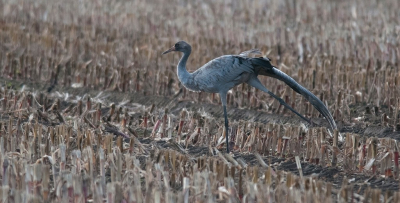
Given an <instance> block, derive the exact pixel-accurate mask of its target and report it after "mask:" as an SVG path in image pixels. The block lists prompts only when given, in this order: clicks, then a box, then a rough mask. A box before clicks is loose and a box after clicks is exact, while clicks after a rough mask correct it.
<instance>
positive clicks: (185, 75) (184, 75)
mask: <svg viewBox="0 0 400 203" xmlns="http://www.w3.org/2000/svg"><path fill="white" fill-rule="evenodd" d="M190 52H191V50H190V49H189V50H188V51H185V52H183V56H182V58H181V60H179V63H178V71H177V72H178V78H179V80H180V81H181V82H182V83H183V84H185V83H187V82H188V81H187V80H188V79H189V77H190V73H189V72H188V71H187V70H186V62H187V60H188V58H189V55H190Z"/></svg>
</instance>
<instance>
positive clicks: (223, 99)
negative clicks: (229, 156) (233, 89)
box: [219, 92, 229, 153]
mask: <svg viewBox="0 0 400 203" xmlns="http://www.w3.org/2000/svg"><path fill="white" fill-rule="evenodd" d="M226 94H227V92H220V93H219V96H220V97H221V103H222V106H223V107H224V119H225V142H226V152H227V153H229V138H228V129H229V124H228V115H227V113H226Z"/></svg>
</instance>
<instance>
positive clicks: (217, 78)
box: [162, 41, 337, 153]
mask: <svg viewBox="0 0 400 203" xmlns="http://www.w3.org/2000/svg"><path fill="white" fill-rule="evenodd" d="M174 51H175V52H182V53H183V55H182V57H181V59H180V60H179V63H178V66H177V75H178V79H179V81H180V82H181V84H182V85H183V86H184V87H185V88H187V89H189V90H190V91H194V92H208V93H218V94H219V95H220V99H221V103H222V106H223V111H224V119H225V139H226V140H225V141H226V150H227V153H229V139H228V129H229V123H228V117H227V111H226V103H227V102H226V96H227V93H228V91H229V90H230V89H232V88H233V87H235V86H237V85H240V84H242V83H247V84H248V85H250V86H252V87H255V88H257V89H259V90H261V91H263V92H265V93H267V94H269V95H271V96H272V97H273V98H275V99H276V100H278V101H279V103H280V104H281V105H283V106H284V107H286V108H288V109H289V110H291V111H292V112H293V113H295V114H296V115H298V116H299V117H300V118H302V119H303V120H305V121H307V122H308V123H310V124H311V122H310V120H309V119H307V118H305V117H304V116H303V115H301V114H300V113H298V112H297V111H296V110H294V109H293V108H292V107H290V106H289V105H288V104H287V103H286V102H285V101H283V100H282V99H281V98H280V97H278V96H276V95H275V94H274V93H272V92H271V91H269V90H268V89H267V88H266V87H265V86H264V85H263V84H262V83H261V82H260V80H259V79H258V76H259V75H264V76H268V77H272V78H275V79H278V80H281V81H283V82H284V83H286V84H287V85H288V86H289V87H290V88H292V89H293V90H294V91H295V92H297V93H298V94H301V95H302V96H303V97H304V98H306V99H307V100H308V101H309V102H310V103H311V104H312V105H313V106H314V107H315V108H316V109H317V110H318V111H319V112H320V113H321V114H322V115H323V116H324V117H325V119H326V120H327V121H328V122H329V124H330V127H331V128H332V130H334V129H337V126H336V123H335V120H334V119H333V117H332V114H331V113H330V112H329V110H328V108H327V107H326V106H325V105H324V103H323V102H322V101H321V100H320V99H319V98H318V97H316V96H315V95H314V94H313V93H311V92H310V91H309V90H308V89H306V88H305V87H303V86H301V85H300V84H299V83H297V82H296V81H295V80H294V79H293V78H291V77H290V76H288V75H287V74H286V73H284V72H282V71H280V70H279V69H278V68H276V67H275V66H273V65H272V64H271V60H270V59H269V58H267V57H250V56H249V55H250V54H261V52H260V51H259V50H257V49H251V50H248V51H244V52H242V53H240V54H239V55H223V56H220V57H217V58H215V59H213V60H211V61H209V62H208V63H206V64H204V65H203V66H202V67H200V68H199V69H197V70H196V71H194V72H192V73H189V72H188V71H187V69H186V63H187V61H188V58H189V56H190V54H191V52H192V47H191V46H190V44H188V43H187V42H185V41H179V42H177V43H175V45H174V46H172V47H171V48H170V49H168V50H167V51H165V52H163V53H162V55H164V54H167V53H170V52H174Z"/></svg>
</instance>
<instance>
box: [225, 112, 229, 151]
mask: <svg viewBox="0 0 400 203" xmlns="http://www.w3.org/2000/svg"><path fill="white" fill-rule="evenodd" d="M224 118H225V139H226V152H227V153H229V138H228V128H229V125H228V116H227V114H226V105H224Z"/></svg>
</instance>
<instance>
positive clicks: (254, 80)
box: [247, 77, 311, 124]
mask: <svg viewBox="0 0 400 203" xmlns="http://www.w3.org/2000/svg"><path fill="white" fill-rule="evenodd" d="M247 84H249V85H251V86H253V87H255V88H257V89H259V90H261V91H263V92H266V93H268V94H269V95H271V96H272V97H273V98H275V99H276V100H278V101H279V103H280V104H281V105H283V106H284V107H286V108H288V109H289V110H291V111H292V112H293V113H295V114H296V115H298V116H299V117H300V118H302V119H303V120H305V121H307V122H308V123H310V124H311V122H310V120H309V119H307V118H305V117H304V116H303V115H301V114H300V113H299V112H297V111H296V110H294V109H293V108H292V107H291V106H289V105H288V104H287V103H286V102H285V101H283V99H281V98H280V97H278V96H276V95H275V94H274V93H272V92H271V91H269V90H268V89H267V88H266V87H264V85H263V84H261V82H260V80H258V78H256V77H252V78H250V79H249V80H248V81H247Z"/></svg>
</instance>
